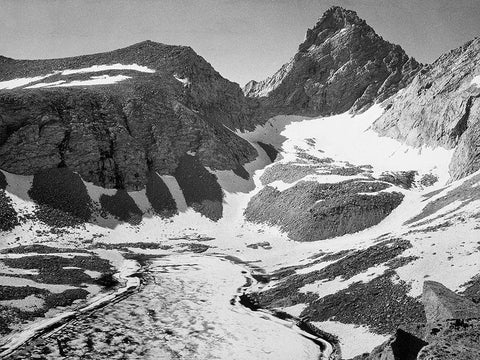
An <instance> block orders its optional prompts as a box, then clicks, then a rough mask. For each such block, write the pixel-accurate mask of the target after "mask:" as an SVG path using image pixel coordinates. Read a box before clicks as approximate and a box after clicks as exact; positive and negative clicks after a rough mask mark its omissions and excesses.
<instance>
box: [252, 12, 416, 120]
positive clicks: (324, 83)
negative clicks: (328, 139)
mask: <svg viewBox="0 0 480 360" xmlns="http://www.w3.org/2000/svg"><path fill="white" fill-rule="evenodd" d="M419 69H420V65H419V64H418V63H417V62H416V61H415V59H413V58H410V57H408V56H407V55H406V54H405V52H404V51H403V49H402V48H401V47H400V46H398V45H394V44H391V43H389V42H387V41H385V40H384V39H382V38H381V37H380V36H378V35H377V34H376V33H375V31H374V30H373V29H372V28H371V27H370V26H368V25H367V24H366V23H365V21H364V20H362V19H360V18H359V17H358V16H357V14H356V13H355V12H354V11H350V10H345V9H343V8H341V7H337V6H335V7H332V8H330V9H329V10H328V11H327V12H325V14H324V15H323V16H322V17H321V18H320V20H319V21H318V22H317V24H316V25H315V26H314V27H313V28H312V29H309V30H308V31H307V35H306V39H305V41H304V42H303V43H302V44H300V46H299V48H298V52H297V53H296V54H295V56H294V57H293V58H292V60H290V62H288V63H287V64H285V65H283V66H282V68H281V69H280V70H278V71H277V72H276V73H275V74H274V75H273V76H272V77H270V78H268V79H266V80H263V81H261V82H255V81H252V82H250V83H248V84H247V85H246V86H245V88H244V93H245V94H246V95H247V96H248V97H250V98H252V99H253V100H254V101H253V103H255V101H256V106H257V109H256V115H257V117H259V118H263V119H265V118H269V117H272V116H273V115H277V114H308V115H329V114H336V113H342V112H345V111H348V110H350V109H353V110H354V111H358V110H362V109H365V108H367V107H369V106H371V105H372V104H374V103H375V102H377V101H382V100H384V99H386V98H388V97H389V96H391V95H393V94H395V93H396V92H397V91H398V90H400V89H402V88H403V87H405V86H406V85H407V84H408V83H409V82H410V81H411V79H412V78H413V76H414V75H415V74H416V72H417V71H418V70H419Z"/></svg>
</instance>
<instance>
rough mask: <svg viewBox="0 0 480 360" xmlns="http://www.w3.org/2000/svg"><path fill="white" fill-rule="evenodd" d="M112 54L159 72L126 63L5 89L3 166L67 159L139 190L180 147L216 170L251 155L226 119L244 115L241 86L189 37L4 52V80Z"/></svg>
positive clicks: (20, 168)
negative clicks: (108, 81)
mask: <svg viewBox="0 0 480 360" xmlns="http://www.w3.org/2000/svg"><path fill="white" fill-rule="evenodd" d="M111 63H127V64H131V63H137V64H139V65H143V66H147V67H149V68H151V69H153V70H155V72H154V73H141V72H129V73H128V75H129V76H131V79H128V80H125V81H123V82H121V83H118V84H114V85H105V86H90V87H84V88H78V87H62V88H38V89H13V90H1V91H0V168H1V169H4V170H6V171H8V172H11V173H15V174H22V175H27V174H28V175H31V174H35V173H36V172H38V171H42V170H46V169H49V168H56V167H67V168H69V169H70V170H72V171H75V172H77V173H78V174H79V175H80V176H81V177H82V178H83V179H84V180H85V181H89V182H93V183H94V184H96V185H100V186H103V187H106V188H118V189H126V190H139V189H142V188H144V187H145V185H146V183H147V181H148V180H147V174H148V173H149V171H155V172H158V173H159V174H160V175H163V174H173V173H174V172H175V170H176V168H177V166H178V164H179V162H180V159H181V158H182V156H184V155H185V154H186V153H190V152H192V153H195V154H196V156H197V157H198V159H199V160H200V162H201V164H202V165H203V166H207V167H210V168H212V169H216V170H233V169H238V168H241V167H242V165H243V164H245V163H246V162H249V161H252V160H253V159H254V158H255V157H256V156H257V153H256V151H255V149H254V148H253V147H252V146H251V145H250V144H249V143H248V142H247V141H245V140H243V139H241V138H240V137H238V136H237V135H235V134H234V133H233V132H232V131H230V130H229V129H228V128H227V127H226V126H228V127H229V128H231V129H234V128H239V129H243V128H245V127H246V126H247V125H248V121H247V114H248V109H247V105H246V100H245V98H244V97H243V94H242V92H241V90H240V88H239V87H238V85H237V84H234V83H231V82H229V81H228V80H226V79H224V78H222V77H221V76H220V75H219V74H218V73H217V72H216V71H215V70H214V69H213V68H212V67H211V66H210V64H208V63H207V62H206V61H205V60H204V59H203V58H201V57H200V56H198V55H197V54H195V52H194V51H193V50H192V49H190V48H188V47H180V46H168V45H163V44H157V43H153V42H144V43H140V44H136V45H133V46H131V47H129V48H125V49H120V50H117V51H113V52H110V53H104V54H95V55H88V56H82V57H77V58H68V59H57V60H38V61H26V60H13V59H9V61H7V62H6V63H5V64H2V67H1V69H0V80H9V79H12V78H15V77H21V76H33V75H45V74H48V73H50V72H52V71H54V70H62V69H69V68H73V69H75V68H79V67H84V66H92V65H98V64H111ZM175 76H176V77H179V78H188V79H189V81H190V85H189V86H188V87H187V86H184V84H182V83H181V82H180V81H178V80H177V78H176V77H175Z"/></svg>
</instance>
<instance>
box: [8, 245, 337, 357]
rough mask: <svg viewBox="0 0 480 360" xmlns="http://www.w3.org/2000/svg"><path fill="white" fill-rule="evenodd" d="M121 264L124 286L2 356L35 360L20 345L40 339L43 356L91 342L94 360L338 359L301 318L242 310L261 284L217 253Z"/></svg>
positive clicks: (11, 343) (21, 337) (18, 337)
mask: <svg viewBox="0 0 480 360" xmlns="http://www.w3.org/2000/svg"><path fill="white" fill-rule="evenodd" d="M140 263H141V264H142V265H140ZM124 265H126V266H125V267H124V268H123V269H121V270H120V271H119V273H118V275H119V278H120V279H122V280H123V281H124V282H125V286H124V287H122V288H121V289H119V290H117V291H116V292H114V293H112V294H109V295H103V296H102V297H97V298H96V299H93V300H92V301H90V303H89V304H87V305H86V306H85V307H82V308H81V309H79V310H76V311H68V312H65V313H63V314H60V315H58V316H56V317H54V318H52V319H48V320H45V321H42V322H37V323H35V324H33V325H31V326H30V327H29V328H27V329H25V330H24V331H22V332H19V333H16V334H14V335H12V336H11V337H10V339H9V340H8V341H7V342H6V343H5V344H4V345H3V346H2V347H1V348H0V351H1V353H0V357H1V358H4V357H8V356H9V355H11V354H12V353H15V354H16V350H17V349H19V348H20V347H21V348H22V349H25V348H27V349H28V350H27V351H32V352H31V353H29V354H27V356H29V355H33V353H35V351H36V350H35V347H38V348H40V346H36V345H35V343H33V344H32V345H31V346H26V347H25V346H22V345H25V344H26V343H29V342H30V341H31V340H35V339H39V338H41V339H39V340H42V341H43V342H42V345H41V347H42V348H43V347H44V346H45V344H47V345H46V346H47V347H49V348H50V351H51V352H50V353H49V354H48V355H46V357H45V358H57V357H58V356H63V355H68V356H70V355H72V356H75V355H78V354H80V353H82V352H84V351H85V347H86V345H85V344H86V343H89V342H90V344H94V345H93V346H92V347H90V348H89V351H90V352H92V351H93V353H91V355H92V356H94V357H95V358H98V359H102V358H108V357H109V356H108V354H111V352H112V351H118V352H119V353H120V352H123V353H124V354H129V355H128V356H127V357H128V358H144V359H159V358H161V359H246V358H249V359H259V360H260V359H285V360H287V359H299V360H301V359H309V360H312V359H315V360H316V359H334V358H338V356H339V353H338V349H336V348H335V346H334V345H332V344H330V343H329V342H327V341H325V340H324V339H322V338H321V337H319V336H317V335H316V334H315V329H314V328H309V327H308V326H305V325H306V324H305V323H303V322H301V321H300V320H299V319H295V318H293V317H292V318H287V319H283V318H279V317H276V316H275V314H273V313H271V312H269V311H266V310H262V309H251V308H249V307H248V306H244V305H248V304H245V301H242V297H243V298H244V294H245V293H247V292H248V291H252V290H255V289H259V288H261V287H262V283H259V282H258V281H257V280H256V279H255V277H256V276H254V275H252V271H257V270H258V269H256V268H254V267H251V266H248V264H246V263H243V262H241V261H239V260H238V259H235V258H231V257H226V256H223V255H220V254H212V255H198V254H171V255H168V256H162V257H153V258H147V260H146V261H139V262H137V261H134V260H128V261H126V262H125V264H124ZM140 278H141V279H142V280H140ZM242 284H243V285H242ZM239 285H240V286H239ZM107 305H108V306H107ZM106 334H107V335H106ZM110 334H124V335H125V336H127V337H128V338H129V339H130V340H129V342H128V344H130V342H133V343H134V344H135V345H134V346H133V347H132V348H128V349H127V348H119V347H118V346H116V345H114V344H110V341H107V343H105V341H102V340H105V338H104V337H105V336H107V337H108V336H109V335H110ZM102 336H103V338H102ZM112 336H113V335H112ZM115 336H116V335H115ZM65 337H66V338H67V339H69V341H68V342H67V343H65V344H61V342H60V341H59V339H62V338H65ZM114 339H115V338H114ZM125 346H127V345H125ZM62 348H63V349H62ZM65 349H68V350H65ZM37 351H38V349H37ZM64 351H68V354H62V353H63V352H64ZM23 354H24V353H22V355H23Z"/></svg>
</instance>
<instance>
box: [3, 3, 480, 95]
mask: <svg viewBox="0 0 480 360" xmlns="http://www.w3.org/2000/svg"><path fill="white" fill-rule="evenodd" d="M331 5H340V6H342V7H344V8H347V9H351V10H355V11H357V13H358V14H359V16H360V17H361V18H363V19H365V20H366V21H367V23H368V24H369V25H370V26H372V27H373V28H374V29H375V31H376V32H377V33H378V34H379V35H381V36H382V37H383V38H384V39H386V40H388V41H390V42H393V43H397V44H399V45H401V46H402V47H403V48H404V49H405V50H406V52H407V53H408V54H409V55H411V56H414V57H415V58H416V59H417V60H418V61H420V62H423V63H429V62H432V61H434V60H435V59H436V58H437V57H438V56H440V55H441V54H442V53H444V52H447V51H449V50H451V49H453V48H456V47H458V46H460V45H462V44H463V43H465V42H466V41H468V40H471V39H473V38H474V37H475V36H480V0H336V1H330V0H142V1H140V0H128V1H127V0H0V34H1V37H0V55H3V56H8V57H13V58H16V59H45V58H57V57H66V56H75V55H81V54H90V53H95V52H102V51H109V50H113V49H117V48H121V47H125V46H128V45H131V44H134V43H136V42H139V41H143V40H153V41H157V42H162V43H166V44H173V45H189V46H191V47H192V48H193V49H194V50H195V51H196V52H197V53H198V54H200V55H201V56H203V57H204V58H205V59H206V60H207V61H208V62H210V63H211V64H212V65H213V67H214V68H215V69H216V70H217V71H218V72H220V74H222V75H223V76H224V77H226V78H228V79H229V80H231V81H235V82H237V83H239V84H240V85H242V86H243V85H244V84H245V83H246V82H248V81H249V80H252V79H255V80H262V79H264V78H266V77H267V76H270V75H272V74H273V73H274V72H275V71H276V70H278V69H279V68H280V66H281V65H282V64H284V63H285V62H287V61H288V60H289V59H290V58H291V57H292V56H293V55H294V54H295V52H296V50H297V48H298V45H299V44H300V43H301V42H302V41H303V40H304V37H305V33H306V30H307V29H308V28H312V27H313V26H314V25H315V23H316V21H317V20H318V18H320V17H321V15H322V14H323V12H324V11H325V10H327V9H328V8H329V7H330V6H331Z"/></svg>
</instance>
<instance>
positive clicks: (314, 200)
mask: <svg viewBox="0 0 480 360" xmlns="http://www.w3.org/2000/svg"><path fill="white" fill-rule="evenodd" d="M388 187H390V185H388V184H386V183H380V182H375V181H365V180H361V181H359V180H352V181H344V182H341V183H332V184H320V183H317V182H313V181H301V182H299V183H297V184H295V185H294V186H292V187H290V188H288V189H286V190H284V191H279V190H277V189H275V188H273V187H271V186H266V187H265V188H263V189H262V190H261V191H260V192H259V193H258V194H256V195H255V196H254V197H252V199H251V200H250V201H249V203H248V205H247V208H246V209H245V213H244V215H245V218H246V220H247V221H251V222H254V223H266V224H269V225H278V226H280V228H281V229H282V230H283V231H285V232H287V233H288V235H289V237H290V238H292V239H294V240H298V241H314V240H322V239H328V238H332V237H335V236H340V235H345V234H351V233H355V232H357V231H360V230H363V229H366V228H368V227H370V226H374V225H376V224H378V223H379V222H380V221H382V220H383V219H384V218H385V217H386V216H388V215H389V214H390V213H391V212H392V210H393V209H395V208H396V207H397V206H398V205H400V203H401V202H402V199H403V195H402V194H401V193H398V192H385V191H383V190H385V189H387V188H388Z"/></svg>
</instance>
